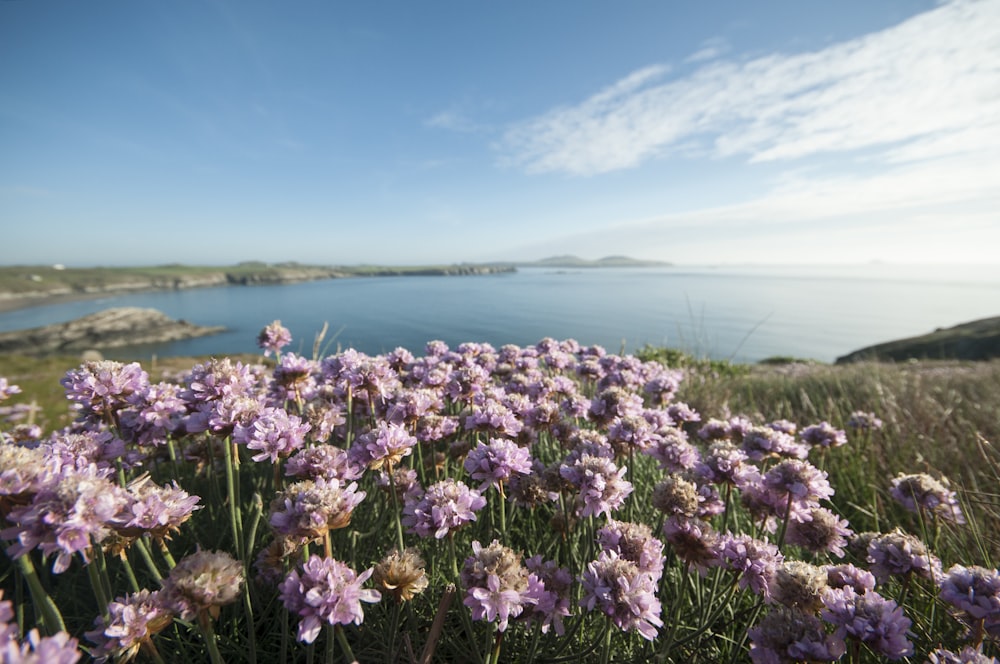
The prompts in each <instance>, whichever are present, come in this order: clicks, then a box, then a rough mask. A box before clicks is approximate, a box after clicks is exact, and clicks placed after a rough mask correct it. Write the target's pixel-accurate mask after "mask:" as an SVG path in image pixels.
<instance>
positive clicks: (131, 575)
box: [121, 550, 140, 593]
mask: <svg viewBox="0 0 1000 664" xmlns="http://www.w3.org/2000/svg"><path fill="white" fill-rule="evenodd" d="M121 559H122V567H124V568H125V576H127V577H128V583H129V585H130V586H132V592H136V593H137V592H139V590H140V588H139V580H138V579H137V578H136V577H135V570H134V569H132V563H131V562H130V561H129V559H128V551H127V550H126V551H122V555H121Z"/></svg>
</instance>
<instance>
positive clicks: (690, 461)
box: [643, 427, 701, 473]
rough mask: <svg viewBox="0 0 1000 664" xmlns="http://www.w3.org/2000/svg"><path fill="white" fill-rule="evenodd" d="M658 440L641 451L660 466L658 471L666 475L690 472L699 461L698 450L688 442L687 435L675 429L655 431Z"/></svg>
mask: <svg viewBox="0 0 1000 664" xmlns="http://www.w3.org/2000/svg"><path fill="white" fill-rule="evenodd" d="M657 433H658V434H659V436H658V438H656V439H654V440H653V444H652V445H650V446H649V447H647V448H646V449H644V450H643V452H644V453H645V454H648V455H649V456H651V457H653V458H654V459H656V460H657V462H659V464H660V469H661V470H665V471H667V472H668V473H680V472H684V471H687V470H691V469H692V468H694V467H695V465H696V464H697V463H698V462H699V461H700V460H701V455H700V454H699V453H698V449H697V448H696V447H695V446H694V445H692V444H691V443H689V442H688V436H687V434H686V433H685V432H684V431H682V430H681V429H677V428H676V427H669V428H666V429H660V430H658V431H657Z"/></svg>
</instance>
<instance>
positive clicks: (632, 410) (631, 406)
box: [588, 387, 642, 426]
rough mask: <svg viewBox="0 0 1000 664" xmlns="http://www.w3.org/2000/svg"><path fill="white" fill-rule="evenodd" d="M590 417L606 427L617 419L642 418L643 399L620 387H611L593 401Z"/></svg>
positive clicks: (589, 412)
mask: <svg viewBox="0 0 1000 664" xmlns="http://www.w3.org/2000/svg"><path fill="white" fill-rule="evenodd" d="M588 415H589V417H590V419H592V420H593V421H595V422H597V423H598V424H602V425H605V426H606V425H608V424H610V423H611V421H612V420H614V419H615V418H616V417H630V416H631V417H641V416H642V397H640V396H638V395H636V394H632V393H630V392H628V391H626V390H624V389H622V388H620V387H609V388H608V389H606V390H604V391H603V392H601V393H600V394H598V395H597V396H596V397H594V398H593V399H591V402H590V410H589V411H588Z"/></svg>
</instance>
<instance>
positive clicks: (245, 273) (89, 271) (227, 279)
mask: <svg viewBox="0 0 1000 664" xmlns="http://www.w3.org/2000/svg"><path fill="white" fill-rule="evenodd" d="M668 265H670V264H669V263H662V262H658V261H644V260H637V259H634V258H629V257H628V256H607V257H605V258H601V259H598V260H588V259H583V258H579V257H577V256H552V257H550V258H544V259H542V260H538V261H527V262H495V263H456V264H452V265H404V266H398V265H397V266H391V265H325V266H324V265H302V264H299V263H295V262H284V263H263V262H258V261H248V262H244V263H239V264H237V265H233V266H228V267H219V266H195V265H182V264H179V263H173V264H169V265H156V266H150V267H85V268H73V267H65V266H63V265H14V266H5V267H0V311H10V310H12V309H20V308H22V307H27V306H32V305H35V304H49V303H52V302H57V301H71V300H79V299H86V298H92V297H105V296H108V295H120V294H123V293H138V292H143V291H157V290H184V289H188V288H207V287H212V286H216V287H218V286H259V285H269V284H291V283H298V282H302V281H316V280H320V279H343V278H351V277H399V276H445V277H447V276H474V275H484V274H503V273H509V272H515V271H516V270H517V268H518V267H557V268H599V267H663V266H668Z"/></svg>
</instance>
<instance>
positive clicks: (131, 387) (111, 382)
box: [59, 360, 149, 422]
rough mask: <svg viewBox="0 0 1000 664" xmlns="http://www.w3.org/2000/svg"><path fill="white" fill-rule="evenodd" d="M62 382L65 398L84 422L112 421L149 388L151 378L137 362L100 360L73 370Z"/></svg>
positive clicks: (68, 372) (67, 373) (86, 363)
mask: <svg viewBox="0 0 1000 664" xmlns="http://www.w3.org/2000/svg"><path fill="white" fill-rule="evenodd" d="M59 382H60V383H61V384H62V386H63V387H65V388H66V398H67V399H69V400H70V401H72V402H73V408H74V409H75V410H77V411H79V413H80V417H81V418H82V419H84V420H88V421H90V422H112V421H113V418H114V417H115V415H116V413H117V412H118V410H120V409H122V408H124V407H126V406H127V405H128V402H129V399H130V397H131V396H132V395H133V394H135V393H136V392H140V393H141V392H142V391H144V390H145V389H146V387H147V386H148V385H149V376H148V375H147V374H146V372H145V371H143V370H142V367H141V366H139V363H138V362H132V363H130V364H122V363H121V362H114V361H111V360H101V361H99V362H85V363H84V364H82V365H80V368H78V369H70V370H69V371H67V372H66V376H65V377H64V378H63V379H62V380H61V381H59Z"/></svg>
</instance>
